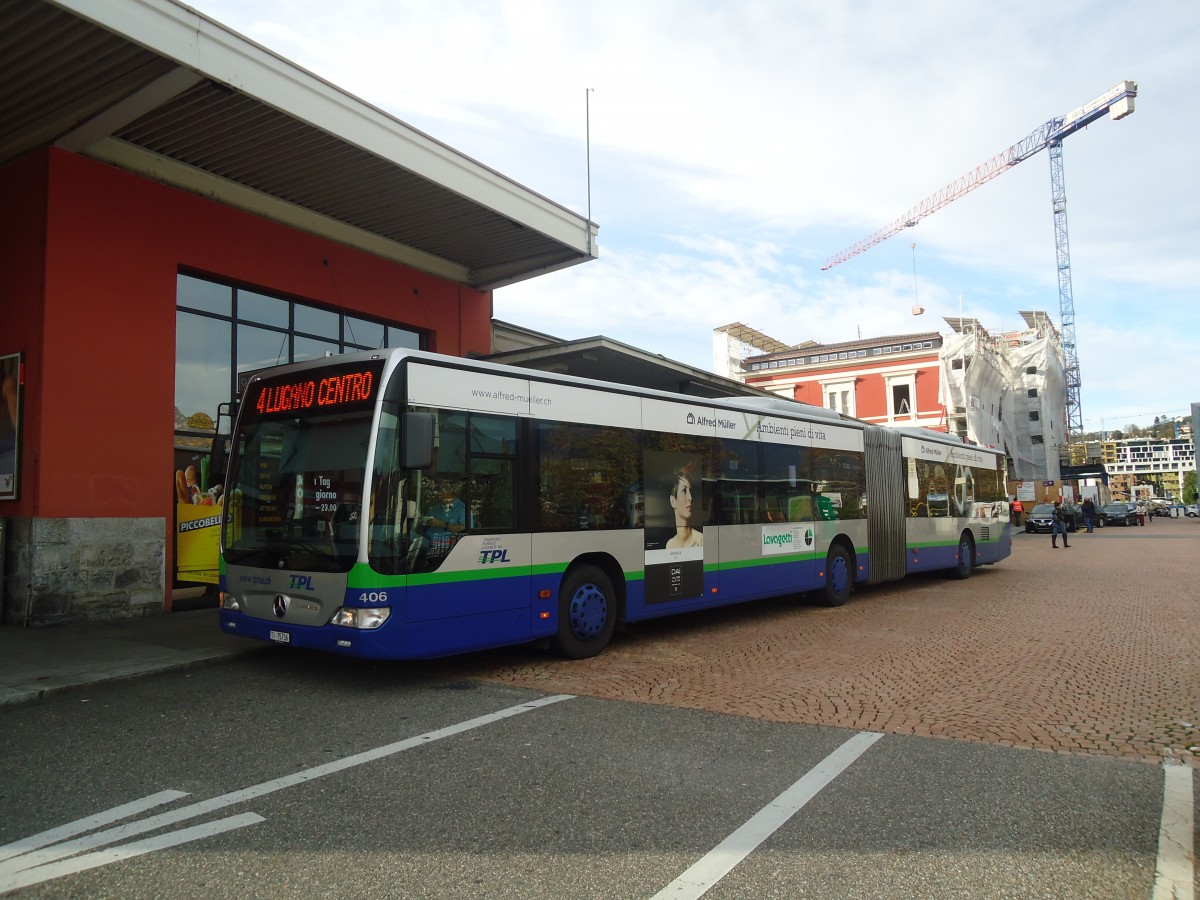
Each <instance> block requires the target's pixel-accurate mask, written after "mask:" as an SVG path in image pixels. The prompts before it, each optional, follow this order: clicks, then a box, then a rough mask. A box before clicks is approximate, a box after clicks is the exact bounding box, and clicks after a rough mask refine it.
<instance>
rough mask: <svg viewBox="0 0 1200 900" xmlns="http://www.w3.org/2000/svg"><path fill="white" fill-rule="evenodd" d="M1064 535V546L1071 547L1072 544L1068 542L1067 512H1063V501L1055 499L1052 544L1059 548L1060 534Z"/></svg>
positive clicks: (1051, 532) (1051, 526)
mask: <svg viewBox="0 0 1200 900" xmlns="http://www.w3.org/2000/svg"><path fill="white" fill-rule="evenodd" d="M1060 534H1061V535H1062V539H1063V546H1064V547H1067V548H1069V547H1070V546H1071V545H1070V544H1068V543H1067V514H1066V513H1065V512H1063V508H1062V501H1061V500H1055V501H1054V513H1053V514H1052V516H1051V519H1050V546H1051V547H1054V548H1056V549H1057V547H1058V536H1059V535H1060Z"/></svg>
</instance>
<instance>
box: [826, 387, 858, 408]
mask: <svg viewBox="0 0 1200 900" xmlns="http://www.w3.org/2000/svg"><path fill="white" fill-rule="evenodd" d="M821 390H822V393H824V395H825V408H826V409H832V410H835V411H836V412H840V413H845V414H846V415H848V416H854V415H857V412H856V411H855V402H854V382H853V381H837V382H832V383H829V384H823V385H822V386H821Z"/></svg>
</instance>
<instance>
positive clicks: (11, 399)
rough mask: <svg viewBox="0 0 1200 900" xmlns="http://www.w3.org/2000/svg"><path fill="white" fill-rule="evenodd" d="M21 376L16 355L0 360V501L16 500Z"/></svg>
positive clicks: (20, 364)
mask: <svg viewBox="0 0 1200 900" xmlns="http://www.w3.org/2000/svg"><path fill="white" fill-rule="evenodd" d="M22 373H23V369H22V360H21V354H20V353H12V354H9V355H8V356H0V394H2V395H3V396H2V397H0V500H16V499H17V496H18V493H19V490H18V488H19V486H20V478H19V476H20V469H19V468H18V467H17V464H18V462H19V461H20V455H21V380H22V379H21V376H22Z"/></svg>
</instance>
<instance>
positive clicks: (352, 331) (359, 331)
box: [344, 316, 384, 350]
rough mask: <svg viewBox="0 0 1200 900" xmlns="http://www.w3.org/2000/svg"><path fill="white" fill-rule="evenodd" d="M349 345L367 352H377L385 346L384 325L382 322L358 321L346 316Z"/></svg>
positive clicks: (346, 335)
mask: <svg viewBox="0 0 1200 900" xmlns="http://www.w3.org/2000/svg"><path fill="white" fill-rule="evenodd" d="M345 321H346V334H345V337H344V340H345V341H346V343H347V344H354V345H355V346H358V347H363V348H366V349H367V350H376V349H378V348H380V347H382V346H383V335H384V325H383V324H382V323H380V322H368V321H367V320H366V319H356V318H354V317H353V316H346V319H345Z"/></svg>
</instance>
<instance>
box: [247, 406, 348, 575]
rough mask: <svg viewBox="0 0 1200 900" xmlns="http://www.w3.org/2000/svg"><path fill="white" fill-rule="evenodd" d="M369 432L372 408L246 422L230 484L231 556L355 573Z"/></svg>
mask: <svg viewBox="0 0 1200 900" xmlns="http://www.w3.org/2000/svg"><path fill="white" fill-rule="evenodd" d="M370 434H371V413H370V412H369V411H360V412H351V413H334V414H330V415H306V416H303V417H276V418H271V419H267V420H258V421H252V422H249V423H245V424H243V427H242V428H241V429H240V430H239V432H238V434H237V437H236V439H235V441H234V457H233V459H232V460H231V464H230V470H229V484H228V485H227V490H228V500H227V513H226V526H225V535H224V553H225V560H226V562H229V563H233V564H237V565H246V566H265V567H269V568H273V569H274V568H279V567H283V568H288V569H299V570H305V571H317V572H348V571H349V570H350V567H351V566H352V565H354V562H355V561H356V560H357V558H358V526H359V519H360V517H361V510H362V492H363V473H364V470H365V466H366V461H367V440H368V438H369V437H370Z"/></svg>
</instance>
